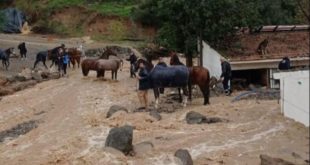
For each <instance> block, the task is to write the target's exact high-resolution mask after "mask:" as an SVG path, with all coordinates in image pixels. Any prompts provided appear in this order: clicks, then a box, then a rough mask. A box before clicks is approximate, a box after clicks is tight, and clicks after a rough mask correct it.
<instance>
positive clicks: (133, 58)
mask: <svg viewBox="0 0 310 165" xmlns="http://www.w3.org/2000/svg"><path fill="white" fill-rule="evenodd" d="M127 61H129V62H130V77H131V78H134V77H136V73H135V64H136V62H137V56H136V55H135V54H134V53H131V55H130V57H129V59H127Z"/></svg>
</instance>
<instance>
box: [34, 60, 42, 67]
mask: <svg viewBox="0 0 310 165" xmlns="http://www.w3.org/2000/svg"><path fill="white" fill-rule="evenodd" d="M38 62H39V61H38V60H36V61H35V62H34V65H33V69H35V68H36V66H37V64H38ZM43 64H44V62H43Z"/></svg>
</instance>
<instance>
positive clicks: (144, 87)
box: [137, 62, 150, 109]
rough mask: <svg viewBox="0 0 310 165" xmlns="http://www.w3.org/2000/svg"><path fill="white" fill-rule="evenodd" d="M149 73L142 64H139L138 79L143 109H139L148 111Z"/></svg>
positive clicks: (139, 95)
mask: <svg viewBox="0 0 310 165" xmlns="http://www.w3.org/2000/svg"><path fill="white" fill-rule="evenodd" d="M148 76H149V73H148V71H147V70H146V68H145V65H144V64H143V63H142V62H141V63H140V64H139V73H138V76H137V79H138V80H139V87H138V98H139V101H140V104H141V105H142V107H140V108H139V109H148V89H149V88H150V82H149V78H148Z"/></svg>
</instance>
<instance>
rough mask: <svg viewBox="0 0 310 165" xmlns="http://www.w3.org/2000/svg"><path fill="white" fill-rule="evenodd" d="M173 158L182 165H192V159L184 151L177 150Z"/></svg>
mask: <svg viewBox="0 0 310 165" xmlns="http://www.w3.org/2000/svg"><path fill="white" fill-rule="evenodd" d="M174 156H175V157H177V158H179V159H180V160H181V162H182V165H193V164H194V163H193V159H192V157H191V155H190V154H189V152H188V151H187V150H184V149H179V150H177V151H176V152H175V154H174Z"/></svg>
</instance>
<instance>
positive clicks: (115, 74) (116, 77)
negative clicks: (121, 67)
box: [115, 70, 117, 80]
mask: <svg viewBox="0 0 310 165" xmlns="http://www.w3.org/2000/svg"><path fill="white" fill-rule="evenodd" d="M115 80H117V70H116V71H115Z"/></svg>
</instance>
